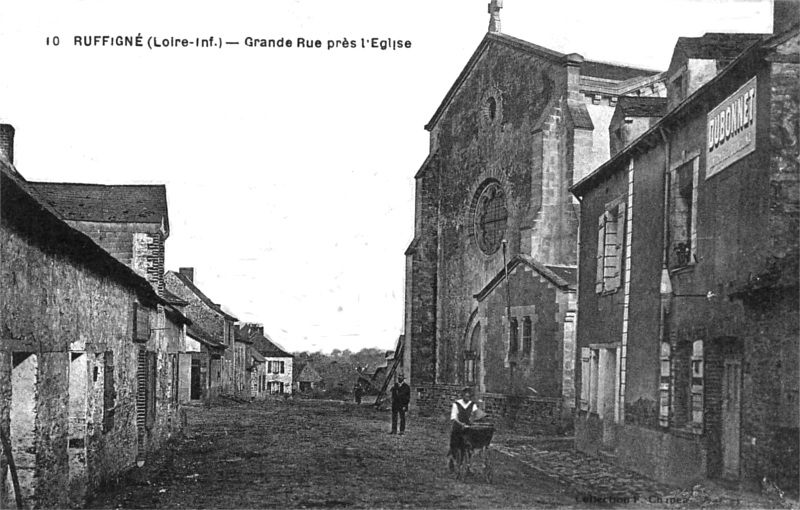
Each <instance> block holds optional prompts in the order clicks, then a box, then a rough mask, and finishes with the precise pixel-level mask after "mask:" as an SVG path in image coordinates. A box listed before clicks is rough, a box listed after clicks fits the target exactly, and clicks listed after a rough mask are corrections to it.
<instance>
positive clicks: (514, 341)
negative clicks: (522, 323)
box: [508, 317, 519, 354]
mask: <svg viewBox="0 0 800 510" xmlns="http://www.w3.org/2000/svg"><path fill="white" fill-rule="evenodd" d="M509 324H510V331H509V336H508V342H509V343H508V352H509V354H515V353H516V352H517V351H519V321H518V320H517V318H516V317H511V321H510V323H509Z"/></svg>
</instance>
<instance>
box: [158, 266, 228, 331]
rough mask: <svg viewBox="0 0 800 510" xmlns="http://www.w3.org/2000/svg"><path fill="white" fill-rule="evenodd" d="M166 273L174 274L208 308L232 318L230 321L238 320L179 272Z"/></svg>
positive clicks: (168, 272)
mask: <svg viewBox="0 0 800 510" xmlns="http://www.w3.org/2000/svg"><path fill="white" fill-rule="evenodd" d="M167 274H169V275H173V276H175V278H177V279H178V280H179V281H180V282H181V283H182V284H183V285H184V286H185V287H186V288H187V289H189V290H190V291H192V293H193V294H194V295H195V296H197V297H198V298H199V299H200V301H202V302H203V303H204V304H205V305H206V306H208V307H209V308H211V309H212V310H214V311H215V312H217V313H219V314H220V315H222V316H223V317H225V318H226V319H228V320H232V321H236V320H239V319H237V318H236V317H234V316H233V315H231V314H229V313H227V312H225V311H224V310H223V309H222V307H221V306H219V305H218V304H217V303H215V302H213V301H211V299H209V297H208V296H206V295H205V294H203V291H201V290H200V289H199V288H197V285H195V284H194V283H193V282H192V281H191V280H190V279H189V278H187V277H186V276H184V275H182V274H181V273H176V272H175V271H167Z"/></svg>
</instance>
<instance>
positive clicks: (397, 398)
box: [390, 373, 411, 435]
mask: <svg viewBox="0 0 800 510" xmlns="http://www.w3.org/2000/svg"><path fill="white" fill-rule="evenodd" d="M410 401H411V387H410V386H409V385H408V384H406V382H405V377H404V376H403V374H402V373H398V374H397V382H396V383H395V384H394V386H392V431H391V432H390V434H397V418H398V416H399V417H400V434H401V435H402V434H403V433H405V431H406V412H407V411H408V403H409V402H410Z"/></svg>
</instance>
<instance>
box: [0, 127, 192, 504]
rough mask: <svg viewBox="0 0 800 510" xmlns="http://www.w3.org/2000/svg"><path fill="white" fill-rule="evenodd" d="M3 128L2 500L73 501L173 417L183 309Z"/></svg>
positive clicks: (132, 461) (164, 430) (162, 434)
mask: <svg viewBox="0 0 800 510" xmlns="http://www.w3.org/2000/svg"><path fill="white" fill-rule="evenodd" d="M13 136H14V129H13V127H11V126H9V125H0V194H1V196H0V204H1V207H2V208H1V209H0V278H2V281H3V285H2V286H0V294H2V296H0V297H1V298H0V329H2V331H3V335H2V338H0V432H2V439H3V441H2V442H3V443H4V454H3V455H2V456H1V457H0V474H2V483H0V504H2V506H3V507H6V508H8V507H15V506H23V507H26V508H38V507H67V506H81V505H82V504H83V502H84V501H85V499H86V497H87V495H88V494H90V493H91V491H92V490H93V489H94V488H96V487H97V486H98V485H99V484H100V483H102V482H103V481H105V480H108V479H110V478H112V477H114V476H116V475H118V474H120V473H121V472H123V471H125V470H127V469H129V468H131V467H132V466H134V465H136V463H137V462H144V461H146V459H147V456H148V454H149V453H150V452H152V451H153V450H155V449H158V448H159V447H160V446H161V445H163V443H164V441H166V440H167V439H168V438H169V437H171V436H172V435H173V434H174V433H175V432H177V431H178V430H179V429H180V427H181V425H182V421H183V420H182V417H181V414H180V406H179V404H178V386H177V380H178V378H177V369H178V362H177V356H178V354H179V352H180V350H181V348H182V347H183V346H182V342H183V336H182V335H183V329H184V326H185V325H186V324H188V322H189V321H188V320H186V318H185V317H184V316H183V315H182V314H181V313H180V311H178V310H177V309H175V308H174V307H172V306H171V305H170V304H169V303H168V302H167V301H166V300H165V299H163V298H162V297H161V296H159V294H158V293H157V291H156V288H155V287H154V286H153V285H151V282H149V281H148V279H146V278H145V277H143V276H142V275H141V274H137V271H135V270H133V269H131V268H130V267H128V266H127V265H126V264H124V263H122V262H120V261H119V260H117V259H116V258H114V257H113V256H112V255H110V254H109V253H108V252H107V251H106V250H104V249H103V248H102V247H101V246H99V245H98V243H97V242H95V240H93V238H92V237H90V236H88V235H87V234H85V233H83V232H81V231H80V230H78V229H76V228H74V227H73V226H71V225H70V223H69V221H71V220H68V218H65V217H64V215H63V214H62V213H61V212H60V211H59V210H58V209H57V208H56V207H54V206H53V205H51V204H50V203H49V202H48V200H45V199H44V198H43V197H42V195H40V194H39V192H38V191H37V189H36V187H35V186H33V185H31V183H29V182H27V181H26V180H25V179H24V178H23V177H22V176H21V175H20V174H19V173H18V172H17V170H16V169H15V168H14V166H13ZM5 446H8V447H9V449H8V450H6V448H5Z"/></svg>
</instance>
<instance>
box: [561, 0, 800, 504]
mask: <svg viewBox="0 0 800 510" xmlns="http://www.w3.org/2000/svg"><path fill="white" fill-rule="evenodd" d="M779 4H780V2H776V8H777V7H779ZM793 7H794V10H793V11H792V12H793V13H794V14H795V23H794V24H793V25H792V26H790V27H787V28H786V29H785V30H781V25H782V24H783V23H782V22H784V21H786V19H785V18H783V17H780V16H776V22H775V27H776V28H777V30H776V33H775V35H772V36H767V35H753V34H739V35H737V34H724V35H721V34H709V35H707V36H704V37H701V38H681V39H680V40H679V42H678V44H677V45H676V48H675V53H674V56H673V59H672V64H671V65H670V75H669V82H668V83H669V85H668V92H669V105H670V106H671V109H670V110H669V111H668V112H667V113H666V115H665V116H664V117H663V118H662V119H661V120H660V121H658V122H657V123H655V124H654V125H653V126H652V127H650V128H649V129H647V130H646V132H644V133H643V134H642V135H641V136H639V137H638V138H637V140H636V141H634V142H633V143H632V144H630V145H628V146H627V147H624V148H622V149H621V150H620V151H619V152H618V153H617V154H616V155H615V156H614V157H613V158H612V159H611V160H610V161H608V162H607V163H605V164H604V165H602V166H600V167H599V168H597V169H596V170H594V171H593V172H592V173H591V174H589V175H588V176H586V177H585V178H584V179H582V180H581V181H580V182H578V183H577V184H575V185H574V186H573V188H572V191H573V193H575V195H576V196H577V197H578V198H579V199H580V200H581V230H580V239H581V251H580V265H579V268H580V284H579V295H580V301H579V311H580V312H579V315H578V353H579V360H580V363H579V365H578V370H577V373H576V382H577V388H578V395H577V398H576V402H577V406H578V413H577V418H576V422H575V427H576V430H575V441H576V446H577V447H578V448H579V449H580V450H583V451H586V452H589V453H593V454H597V455H603V456H605V457H606V458H608V459H610V460H613V461H615V462H618V463H620V464H623V465H625V466H627V467H629V468H632V469H634V470H636V471H638V472H640V473H643V474H646V475H648V476H651V477H654V478H657V479H659V480H661V481H665V482H668V483H677V484H682V485H687V486H688V485H691V484H693V483H696V482H697V481H698V480H700V479H703V478H706V477H708V478H717V479H724V480H728V481H731V482H732V483H735V484H738V485H743V486H745V487H748V488H750V489H756V490H757V489H759V485H760V484H761V483H763V482H764V481H766V482H767V483H768V484H771V483H776V484H777V485H778V486H779V487H781V488H783V489H785V490H789V491H790V492H792V493H793V494H794V495H795V496H796V495H797V494H798V477H799V476H800V473H799V472H798V458H799V456H798V448H799V445H798V435H799V434H800V430H798V423H799V422H800V398H799V397H798V395H799V393H798V371H800V361H799V360H798V350H799V349H800V339H799V338H798V327H799V326H798V325H799V324H800V313H798V290H799V289H798V280H799V276H798V260H800V256H799V254H798V252H799V245H800V239H799V238H800V227H799V224H800V164H798V160H799V158H800V149H798V147H799V146H800V145H798V140H800V89H798V83H800V59H798V54H800V35H799V34H800V28H798V27H799V26H800V24H798V23H797V21H796V18H797V14H798V12H800V11H799V10H798V9H797V7H798V4H797V2H794V4H793ZM776 10H777V9H776ZM790 19H791V18H790ZM720 41H724V42H725V44H720Z"/></svg>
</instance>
